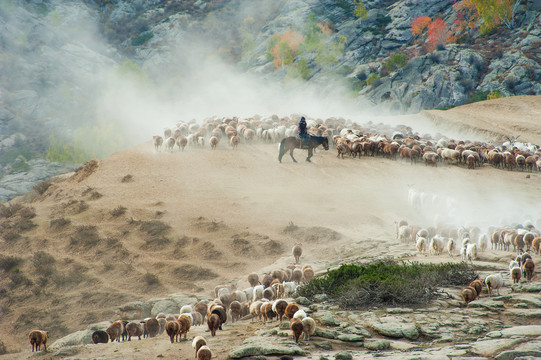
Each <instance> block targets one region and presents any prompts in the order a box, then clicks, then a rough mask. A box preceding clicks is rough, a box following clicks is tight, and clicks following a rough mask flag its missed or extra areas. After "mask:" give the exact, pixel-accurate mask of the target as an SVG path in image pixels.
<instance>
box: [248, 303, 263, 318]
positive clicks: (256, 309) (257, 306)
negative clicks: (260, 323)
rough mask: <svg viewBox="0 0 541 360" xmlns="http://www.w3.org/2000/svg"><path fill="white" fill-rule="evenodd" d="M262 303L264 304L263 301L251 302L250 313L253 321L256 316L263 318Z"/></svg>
mask: <svg viewBox="0 0 541 360" xmlns="http://www.w3.org/2000/svg"><path fill="white" fill-rule="evenodd" d="M261 305H263V301H254V302H252V303H251V304H250V315H252V321H253V320H254V319H255V317H256V316H257V317H258V318H259V319H261Z"/></svg>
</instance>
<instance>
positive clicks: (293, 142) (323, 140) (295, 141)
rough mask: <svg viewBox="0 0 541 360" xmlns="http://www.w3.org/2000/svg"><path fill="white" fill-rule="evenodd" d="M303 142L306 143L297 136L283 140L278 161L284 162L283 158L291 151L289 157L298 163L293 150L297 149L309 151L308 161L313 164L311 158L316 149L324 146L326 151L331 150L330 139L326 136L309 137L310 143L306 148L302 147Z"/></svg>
mask: <svg viewBox="0 0 541 360" xmlns="http://www.w3.org/2000/svg"><path fill="white" fill-rule="evenodd" d="M301 142H304V139H302V138H298V137H296V136H289V137H286V138H283V139H282V141H281V142H280V153H279V154H278V161H280V162H282V157H283V156H284V154H285V153H286V151H288V150H289V156H291V158H292V159H293V161H294V162H297V160H295V158H294V157H293V150H294V149H295V148H297V149H308V157H307V158H306V161H308V162H311V161H310V158H311V157H312V155H313V154H314V149H315V148H316V147H318V146H319V145H323V148H324V149H325V150H329V139H328V138H327V137H325V136H313V135H308V142H307V144H306V147H305V146H301Z"/></svg>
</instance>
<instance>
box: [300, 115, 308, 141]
mask: <svg viewBox="0 0 541 360" xmlns="http://www.w3.org/2000/svg"><path fill="white" fill-rule="evenodd" d="M299 138H301V139H304V147H307V146H308V133H307V132H306V119H305V118H304V116H302V117H301V121H299ZM301 145H302V144H301Z"/></svg>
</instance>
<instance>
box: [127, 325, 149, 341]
mask: <svg viewBox="0 0 541 360" xmlns="http://www.w3.org/2000/svg"><path fill="white" fill-rule="evenodd" d="M126 331H127V332H128V341H131V337H132V336H137V337H139V340H141V336H143V333H144V331H145V330H144V328H143V324H141V323H138V322H135V321H132V322H130V323H128V325H126Z"/></svg>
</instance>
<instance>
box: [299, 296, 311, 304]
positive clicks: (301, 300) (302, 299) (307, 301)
mask: <svg viewBox="0 0 541 360" xmlns="http://www.w3.org/2000/svg"><path fill="white" fill-rule="evenodd" d="M295 302H296V303H297V304H299V305H304V306H308V305H310V304H311V303H312V302H311V301H310V300H308V299H307V298H305V297H304V296H299V297H298V298H296V299H295Z"/></svg>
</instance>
